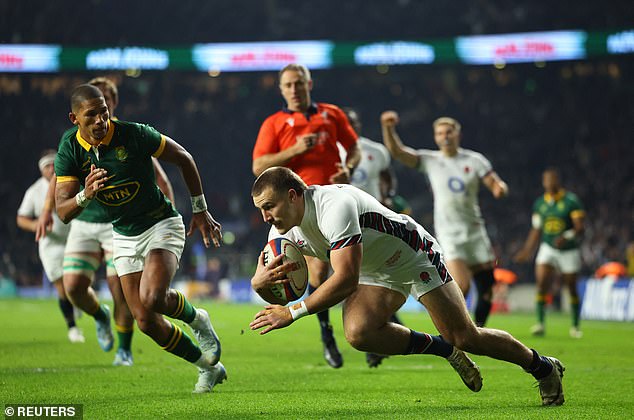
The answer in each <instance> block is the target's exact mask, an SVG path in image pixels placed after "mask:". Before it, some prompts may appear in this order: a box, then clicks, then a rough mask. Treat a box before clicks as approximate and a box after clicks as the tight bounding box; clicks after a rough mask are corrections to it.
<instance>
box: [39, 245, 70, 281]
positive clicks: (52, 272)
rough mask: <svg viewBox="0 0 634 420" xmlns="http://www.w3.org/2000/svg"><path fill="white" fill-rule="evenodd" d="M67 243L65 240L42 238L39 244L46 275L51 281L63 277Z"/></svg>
mask: <svg viewBox="0 0 634 420" xmlns="http://www.w3.org/2000/svg"><path fill="white" fill-rule="evenodd" d="M45 239H46V238H45ZM65 245H66V243H65V242H63V241H57V240H46V241H45V240H41V241H40V242H39V244H38V250H39V255H40V261H42V267H44V272H45V273H46V277H48V280H49V281H50V282H51V283H52V282H54V281H55V280H59V279H61V278H62V276H63V275H64V247H65Z"/></svg>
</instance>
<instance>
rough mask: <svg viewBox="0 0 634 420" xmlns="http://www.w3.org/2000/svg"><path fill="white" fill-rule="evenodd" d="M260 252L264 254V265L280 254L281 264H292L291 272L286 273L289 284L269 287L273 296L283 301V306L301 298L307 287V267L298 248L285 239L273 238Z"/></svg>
mask: <svg viewBox="0 0 634 420" xmlns="http://www.w3.org/2000/svg"><path fill="white" fill-rule="evenodd" d="M262 252H263V253H264V265H268V264H269V263H270V262H271V260H272V259H273V258H275V257H276V256H278V255H280V254H282V255H284V258H283V259H282V262H283V263H287V262H289V261H290V262H292V263H294V267H293V270H292V271H289V272H288V273H286V277H287V278H288V279H289V282H288V283H282V284H276V285H274V286H273V287H271V289H270V290H271V293H272V294H273V296H275V297H276V298H278V299H280V300H281V301H284V304H286V303H288V302H292V301H294V300H297V299H299V298H300V297H302V296H303V295H304V292H305V291H306V288H307V287H308V266H307V265H306V259H305V258H304V255H302V251H301V250H300V249H299V247H298V246H297V245H295V243H294V242H293V241H291V240H288V239H286V238H275V239H271V240H270V241H269V242H268V243H267V244H266V246H265V247H264V250H263V251H262Z"/></svg>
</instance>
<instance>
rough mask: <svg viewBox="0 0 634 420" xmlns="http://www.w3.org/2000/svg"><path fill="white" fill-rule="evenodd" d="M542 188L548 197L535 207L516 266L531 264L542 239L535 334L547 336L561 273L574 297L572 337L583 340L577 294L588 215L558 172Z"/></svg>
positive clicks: (544, 178) (552, 172) (544, 176)
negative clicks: (550, 302)
mask: <svg viewBox="0 0 634 420" xmlns="http://www.w3.org/2000/svg"><path fill="white" fill-rule="evenodd" d="M542 185H543V187H544V195H543V196H542V197H539V198H538V199H537V200H536V201H535V203H534V204H533V215H532V225H533V227H532V229H531V230H530V232H529V233H528V237H527V238H526V242H525V243H524V246H523V247H522V249H521V250H520V251H519V252H518V253H517V254H515V261H516V262H528V261H529V260H530V259H531V257H532V256H533V253H534V252H535V248H536V247H537V244H538V243H539V242H540V238H541V244H540V245H539V251H538V252H537V257H536V258H535V277H536V280H537V324H536V325H534V326H533V328H532V329H531V332H532V333H533V335H538V336H541V335H544V333H545V327H544V321H545V316H546V310H545V302H546V294H547V293H548V292H549V291H550V287H551V283H552V281H553V277H554V276H555V274H556V273H557V272H559V273H561V276H562V278H563V282H564V284H565V285H566V286H568V293H569V294H570V305H571V309H572V327H570V336H571V337H573V338H581V336H582V332H581V330H580V329H579V314H580V310H581V304H580V302H579V293H578V291H577V277H578V275H579V270H580V269H581V251H580V249H579V245H580V242H581V238H582V236H583V231H584V220H585V211H584V210H583V206H582V205H581V202H580V201H579V198H577V196H576V195H575V194H573V193H571V192H569V191H566V190H564V188H563V187H562V186H561V181H560V179H559V173H558V171H557V169H555V168H549V169H546V170H545V171H544V173H543V174H542Z"/></svg>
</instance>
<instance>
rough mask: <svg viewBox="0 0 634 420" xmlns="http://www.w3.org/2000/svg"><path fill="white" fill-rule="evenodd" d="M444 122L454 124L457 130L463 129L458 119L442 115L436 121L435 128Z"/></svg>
mask: <svg viewBox="0 0 634 420" xmlns="http://www.w3.org/2000/svg"><path fill="white" fill-rule="evenodd" d="M443 124H446V125H450V126H452V127H453V128H454V130H456V131H457V132H460V130H461V129H462V126H461V125H460V123H459V122H458V120H456V119H454V118H451V117H440V118H437V119H436V120H435V121H434V124H433V126H434V130H435V129H436V127H438V126H439V125H443Z"/></svg>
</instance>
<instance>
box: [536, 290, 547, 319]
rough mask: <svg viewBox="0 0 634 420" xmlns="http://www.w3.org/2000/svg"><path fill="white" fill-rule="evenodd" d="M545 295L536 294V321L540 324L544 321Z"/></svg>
mask: <svg viewBox="0 0 634 420" xmlns="http://www.w3.org/2000/svg"><path fill="white" fill-rule="evenodd" d="M545 308H546V295H542V294H538V295H537V322H539V323H540V324H543V323H544V318H545V317H546V309H545Z"/></svg>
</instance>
